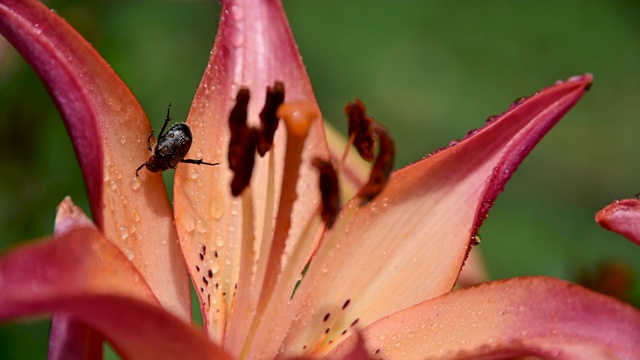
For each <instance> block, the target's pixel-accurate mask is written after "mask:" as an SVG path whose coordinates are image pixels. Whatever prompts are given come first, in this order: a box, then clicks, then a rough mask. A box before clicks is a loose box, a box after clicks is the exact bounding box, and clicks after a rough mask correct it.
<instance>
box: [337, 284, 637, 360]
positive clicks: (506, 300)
mask: <svg viewBox="0 0 640 360" xmlns="http://www.w3.org/2000/svg"><path fill="white" fill-rule="evenodd" d="M362 334H363V336H364V338H365V342H366V345H367V348H368V349H369V351H370V353H376V354H377V355H378V357H381V358H384V359H425V358H429V359H433V358H438V359H471V358H473V359H489V358H490V359H494V358H500V359H502V358H514V357H520V356H540V357H542V358H553V359H614V358H615V359H637V358H639V357H640V347H639V346H638V344H640V312H639V311H638V310H637V309H635V308H633V307H632V306H630V305H627V304H624V303H622V302H619V301H617V300H615V299H613V298H610V297H608V296H604V295H600V294H598V293H595V292H591V291H589V290H587V289H585V288H582V287H580V286H577V285H573V284H570V283H567V282H565V281H562V280H557V279H553V278H544V277H532V278H516V279H509V280H505V281H498V282H493V283H487V284H483V285H479V286H476V287H472V288H467V289H463V290H459V291H454V292H452V293H448V294H445V295H443V296H440V297H438V298H435V299H432V300H429V301H426V302H424V303H422V304H420V305H417V306H414V307H412V308H409V309H406V310H404V311H401V312H399V313H396V314H393V315H391V316H389V317H386V318H384V319H382V320H380V321H378V322H375V323H373V324H372V325H370V326H368V327H367V328H365V329H364V330H363V331H362ZM355 342H356V339H348V340H347V341H345V342H344V343H343V344H341V346H340V347H339V348H337V349H335V351H334V352H332V353H331V355H330V356H329V358H339V357H340V354H343V353H347V352H348V350H349V349H350V348H351V347H352V346H353V344H354V343H355Z"/></svg>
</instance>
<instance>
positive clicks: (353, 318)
mask: <svg viewBox="0 0 640 360" xmlns="http://www.w3.org/2000/svg"><path fill="white" fill-rule="evenodd" d="M591 82H592V78H591V76H590V75H586V76H582V77H576V78H573V79H571V80H569V81H567V82H565V83H562V84H557V85H555V86H553V87H550V88H547V89H545V90H542V91H540V92H539V93H537V94H536V95H534V96H532V97H530V98H528V99H526V100H522V101H520V102H519V103H518V104H517V105H514V106H512V108H511V109H510V110H509V111H507V112H505V113H504V114H502V115H501V116H499V117H497V118H496V119H495V120H493V121H492V122H490V123H489V124H487V125H486V126H485V127H484V128H482V129H480V130H477V131H474V132H472V133H471V134H472V135H469V136H468V137H467V138H465V139H463V140H462V141H460V142H459V143H458V144H457V145H455V146H451V147H449V148H447V149H444V150H441V151H439V152H438V153H437V154H435V155H433V156H431V157H428V158H427V159H425V160H422V161H420V162H418V163H416V164H413V165H411V166H408V167H406V168H404V169H402V170H400V171H398V172H396V173H394V174H393V176H392V178H391V179H390V181H389V184H388V185H387V187H386V188H385V189H384V190H383V191H382V193H380V195H378V197H376V198H375V199H374V200H373V201H372V202H370V203H368V204H367V205H366V206H363V207H361V208H359V206H360V202H359V201H352V202H350V203H349V204H347V206H346V207H345V209H344V210H343V212H342V214H341V215H340V217H339V218H338V219H337V221H336V224H335V225H334V227H333V228H332V229H331V231H330V232H329V233H328V234H326V235H325V238H324V239H323V242H322V246H321V247H320V249H318V252H317V256H316V257H315V258H314V259H312V261H311V265H310V267H309V270H308V272H307V274H306V276H305V278H304V279H303V281H302V283H301V285H300V288H299V289H298V290H297V293H296V295H295V296H294V299H293V304H292V305H291V306H290V307H289V313H288V317H285V316H280V317H279V320H280V321H281V324H280V326H279V327H278V328H280V329H285V330H286V331H287V332H288V337H287V339H286V341H285V348H286V351H285V354H298V353H299V352H301V351H303V352H304V351H306V352H309V351H311V352H314V353H317V354H323V353H325V352H326V351H328V350H329V349H330V348H331V347H333V346H335V344H336V343H337V342H339V341H340V340H341V339H343V338H344V337H345V336H346V335H348V334H349V333H351V332H352V331H353V330H354V329H356V328H357V327H358V326H366V325H368V324H370V323H372V322H373V321H376V320H378V319H380V318H381V317H384V316H387V315H389V314H392V313H394V312H396V311H399V310H402V309H404V308H407V307H410V306H413V305H415V304H417V303H420V302H422V301H425V300H426V299H430V298H433V297H435V296H439V295H441V294H443V293H445V292H448V291H449V290H450V289H451V288H452V286H453V285H454V283H455V281H456V279H457V277H458V274H459V272H460V268H461V266H462V264H463V262H464V260H465V258H466V256H467V253H468V251H469V249H470V246H471V244H472V243H473V241H474V238H475V235H476V233H477V230H478V227H479V226H480V224H481V223H482V221H483V220H484V218H485V217H486V214H487V211H488V210H489V208H490V206H491V204H492V203H493V201H494V200H495V198H496V196H497V195H498V193H500V191H501V190H502V188H503V187H504V185H505V183H506V181H507V180H508V179H509V178H510V177H511V174H512V173H513V171H514V170H515V169H516V168H517V166H518V165H519V164H520V162H521V161H522V160H523V159H524V157H525V156H526V155H527V154H528V153H529V151H530V150H531V149H532V148H533V147H534V145H535V144H537V142H538V141H539V140H540V139H541V138H542V137H543V136H544V134H546V132H547V131H548V130H549V129H551V127H552V126H553V125H554V124H556V122H557V121H559V120H560V118H561V117H562V115H564V114H565V113H566V112H567V111H568V110H569V109H570V108H571V107H572V106H573V105H574V104H575V103H576V102H577V101H578V100H579V99H580V98H581V97H582V95H583V94H584V93H585V91H586V90H587V88H588V87H589V86H590V85H591ZM294 316H295V318H296V320H295V321H294V322H293V324H291V325H290V324H289V323H288V321H290V319H291V318H292V317H294ZM325 318H327V319H326V320H325ZM356 325H357V326H356ZM285 330H283V331H282V332H281V333H277V332H275V331H271V332H269V334H268V336H265V337H264V338H263V341H264V342H261V343H256V349H257V348H260V347H261V346H263V347H264V346H268V345H267V344H268V343H270V342H275V343H278V341H276V340H277V339H278V338H277V336H284V333H285Z"/></svg>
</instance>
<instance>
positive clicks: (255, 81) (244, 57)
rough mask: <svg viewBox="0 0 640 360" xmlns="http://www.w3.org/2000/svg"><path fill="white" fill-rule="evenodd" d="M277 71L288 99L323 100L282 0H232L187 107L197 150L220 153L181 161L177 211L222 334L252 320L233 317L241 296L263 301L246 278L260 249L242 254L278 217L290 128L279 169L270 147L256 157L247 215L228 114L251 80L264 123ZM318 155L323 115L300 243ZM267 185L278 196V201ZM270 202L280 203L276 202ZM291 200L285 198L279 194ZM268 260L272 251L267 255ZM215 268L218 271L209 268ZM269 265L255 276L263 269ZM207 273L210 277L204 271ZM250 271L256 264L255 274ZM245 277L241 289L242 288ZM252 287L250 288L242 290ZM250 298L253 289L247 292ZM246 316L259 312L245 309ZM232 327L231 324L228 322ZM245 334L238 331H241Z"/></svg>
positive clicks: (300, 204)
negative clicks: (233, 166)
mask: <svg viewBox="0 0 640 360" xmlns="http://www.w3.org/2000/svg"><path fill="white" fill-rule="evenodd" d="M276 80H279V81H282V82H283V83H284V85H285V94H286V95H285V96H286V98H285V101H287V102H292V101H308V102H311V103H313V104H314V106H317V105H315V97H314V95H313V91H312V89H311V86H310V83H309V79H308V77H307V74H306V71H305V69H304V66H303V64H302V61H301V59H300V55H299V53H298V51H297V47H296V45H295V42H294V40H293V37H292V35H291V31H290V29H289V25H288V22H287V20H286V17H285V15H284V12H283V10H282V5H281V4H280V2H279V1H277V0H266V1H265V0H253V1H231V0H230V1H224V2H223V8H222V16H221V20H220V25H219V29H218V34H217V37H216V43H215V46H214V49H213V53H212V56H211V59H210V61H209V65H208V66H207V69H206V71H205V74H204V76H203V78H202V82H201V83H200V87H199V89H198V91H197V93H196V96H195V99H194V101H193V104H192V107H191V111H190V113H189V117H188V120H187V122H188V124H189V125H190V126H191V128H192V131H193V134H194V143H193V147H192V148H191V152H190V153H189V155H188V157H191V158H197V159H199V158H203V159H205V161H220V162H222V163H223V164H222V165H221V166H218V167H216V168H209V167H204V166H179V167H178V169H177V171H176V178H175V183H174V199H175V210H176V215H175V221H176V226H177V228H178V233H179V237H180V243H181V246H182V248H183V252H184V255H185V258H186V260H187V264H188V269H189V271H190V273H191V276H192V278H193V279H194V282H195V284H196V289H198V290H200V289H202V290H200V291H198V295H199V297H200V301H201V306H202V308H203V311H204V313H205V319H206V321H205V324H206V325H207V326H208V329H209V331H210V335H211V336H212V337H213V338H214V339H217V340H218V341H222V335H223V333H224V332H225V331H226V330H225V329H224V326H225V322H226V323H227V327H236V326H240V327H242V326H245V325H246V324H245V325H239V324H236V322H235V320H234V321H225V318H227V317H229V316H230V312H231V310H232V305H231V304H232V303H234V302H235V300H234V297H236V296H238V297H239V296H241V295H242V296H248V297H251V299H252V300H251V301H253V302H255V301H256V297H257V296H258V294H259V287H260V285H261V283H262V282H261V280H257V281H254V282H252V283H251V284H249V283H247V284H240V285H239V284H238V281H239V277H240V274H239V268H240V265H239V264H240V259H241V256H244V257H250V259H249V261H253V255H252V254H251V251H245V252H244V253H242V254H241V246H240V244H241V238H242V235H243V233H244V234H245V235H246V233H247V232H251V233H253V236H254V237H255V239H257V241H260V239H262V237H263V232H265V233H266V234H267V236H266V242H267V243H266V244H265V243H263V244H262V246H263V247H267V246H270V240H271V234H269V233H268V231H267V230H265V222H266V223H267V225H272V224H271V222H272V221H273V217H272V216H267V215H266V214H267V213H268V211H269V210H271V211H274V208H275V206H277V205H278V202H277V199H279V196H280V188H281V184H280V181H281V178H282V173H283V168H284V161H283V156H284V149H285V143H284V142H285V135H286V134H285V132H286V129H283V128H284V126H283V125H281V126H280V127H279V129H278V131H277V133H276V138H275V144H274V148H273V149H272V152H275V164H276V165H275V170H273V171H274V172H275V174H274V173H273V172H271V173H270V172H269V171H270V170H269V166H268V163H269V157H270V156H271V155H270V154H267V155H266V156H265V157H264V158H257V159H256V165H255V167H254V172H253V177H252V182H251V187H252V190H253V191H252V193H253V204H254V205H253V209H252V212H253V214H254V215H251V216H253V217H254V218H255V221H250V222H249V223H247V221H244V222H243V216H244V215H246V214H248V213H249V211H248V210H247V209H246V208H244V209H243V205H242V201H241V199H240V198H233V197H232V196H231V193H230V181H231V172H230V171H229V170H228V166H227V164H226V163H225V162H226V159H227V150H228V149H227V147H228V142H229V130H228V128H229V126H228V116H229V112H230V110H231V108H232V106H233V105H234V103H235V100H234V99H235V96H236V92H237V91H238V89H239V88H240V87H241V86H246V87H248V88H249V89H250V90H251V101H250V103H249V123H250V124H251V125H252V126H257V124H258V113H259V112H260V111H261V109H262V106H263V102H264V100H265V91H266V88H267V86H272V85H273V84H274V82H275V81H276ZM313 157H321V158H325V159H326V158H328V151H327V145H326V141H325V138H324V130H323V127H322V123H321V122H320V121H316V122H315V123H314V124H313V125H312V127H311V130H310V134H309V137H308V138H307V140H306V143H305V151H304V154H303V160H304V161H303V165H302V169H301V173H300V178H299V180H298V184H297V189H298V190H297V194H298V200H297V201H296V203H295V205H294V209H293V212H294V213H295V214H296V216H295V217H294V218H293V221H292V224H291V228H290V230H289V242H288V243H287V246H293V245H294V244H295V240H296V239H298V237H299V234H300V233H301V232H302V230H303V227H304V225H305V224H306V222H307V221H308V219H309V218H310V217H311V215H312V213H313V211H314V210H315V207H316V206H315V204H317V202H318V201H319V191H318V185H317V182H318V180H317V172H316V171H315V169H313V168H312V167H311V165H310V164H309V163H310V161H311V159H312V158H313ZM270 176H271V178H272V179H275V185H274V186H275V189H272V190H269V189H268V186H269V185H268V184H269V178H270ZM267 194H272V195H273V198H274V199H276V201H275V205H274V202H271V203H269V202H268V200H267ZM267 204H270V205H269V206H271V209H267V208H266V207H267V206H268V205H267ZM280 205H282V204H280ZM264 261H266V260H264ZM210 270H211V276H209V275H208V274H209V271H210ZM262 275H263V274H259V275H257V276H256V278H257V279H262ZM203 276H204V278H203ZM248 278H251V274H248ZM236 285H238V286H237V287H238V290H237V291H238V293H237V294H236V290H235V288H236ZM247 291H249V292H251V294H247V293H244V294H243V293H242V292H247ZM245 299H246V297H245ZM239 319H240V322H246V321H247V320H250V317H248V316H247V315H245V314H243V315H240V318H239ZM227 330H229V329H227ZM228 335H229V336H230V337H232V339H230V340H228V341H229V342H230V343H229V347H230V348H240V345H241V343H242V342H243V341H244V340H245V338H244V336H245V335H246V332H244V331H243V330H229V331H228ZM236 335H238V336H237V337H234V336H236Z"/></svg>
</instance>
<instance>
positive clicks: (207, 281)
mask: <svg viewBox="0 0 640 360" xmlns="http://www.w3.org/2000/svg"><path fill="white" fill-rule="evenodd" d="M202 281H204V283H205V284H207V285H209V280H207V278H206V277H204V276H203V277H202Z"/></svg>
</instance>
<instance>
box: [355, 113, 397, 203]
mask: <svg viewBox="0 0 640 360" xmlns="http://www.w3.org/2000/svg"><path fill="white" fill-rule="evenodd" d="M371 130H372V132H373V134H374V135H375V136H376V138H377V139H378V156H377V157H376V160H375V162H374V164H373V168H372V169H371V175H369V181H367V183H366V184H365V185H364V186H363V187H362V188H361V189H360V191H359V192H358V197H360V198H361V199H362V201H363V202H364V203H367V202H369V201H371V200H373V198H375V197H376V196H377V195H378V194H380V192H381V191H382V189H384V187H385V185H386V184H387V181H388V180H389V176H390V175H391V171H392V170H393V163H394V161H395V157H396V147H395V145H394V144H393V140H392V139H391V135H390V134H389V132H388V131H387V129H385V128H384V127H383V126H382V125H379V124H377V123H373V124H372V125H371Z"/></svg>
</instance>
